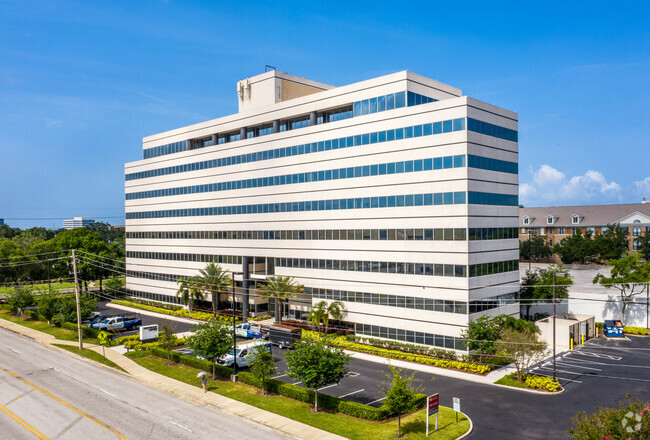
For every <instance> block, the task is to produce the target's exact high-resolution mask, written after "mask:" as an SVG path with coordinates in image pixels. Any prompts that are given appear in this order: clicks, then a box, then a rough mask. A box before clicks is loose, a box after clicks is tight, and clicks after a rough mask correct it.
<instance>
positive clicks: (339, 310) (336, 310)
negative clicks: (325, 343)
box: [322, 301, 345, 336]
mask: <svg viewBox="0 0 650 440" xmlns="http://www.w3.org/2000/svg"><path fill="white" fill-rule="evenodd" d="M322 302H325V301H322ZM344 310H345V305H344V304H343V303H342V302H341V301H333V302H331V303H329V305H328V306H327V309H326V310H325V312H326V313H325V316H323V324H325V336H327V325H328V324H329V321H330V316H331V317H332V319H335V320H336V321H340V320H341V319H342V318H343V311H344Z"/></svg>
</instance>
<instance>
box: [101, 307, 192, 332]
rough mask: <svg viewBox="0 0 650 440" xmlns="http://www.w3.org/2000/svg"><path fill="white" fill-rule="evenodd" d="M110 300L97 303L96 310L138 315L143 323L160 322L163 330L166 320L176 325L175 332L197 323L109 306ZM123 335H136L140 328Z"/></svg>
mask: <svg viewBox="0 0 650 440" xmlns="http://www.w3.org/2000/svg"><path fill="white" fill-rule="evenodd" d="M108 302H109V301H106V300H102V301H99V302H98V303H97V308H95V311H96V312H99V313H101V314H102V315H107V316H116V315H127V316H131V315H137V316H138V317H140V318H142V325H154V324H158V329H159V330H162V327H163V325H164V324H165V322H167V323H168V324H171V325H173V326H174V327H175V331H174V333H184V332H189V331H192V330H193V329H194V328H195V327H196V325H194V324H186V323H184V322H179V321H174V320H171V319H168V320H166V319H164V318H157V317H155V316H149V315H143V314H140V313H138V312H127V311H125V310H121V309H116V308H113V307H107V306H106V304H107V303H108ZM120 334H121V335H122V336H128V335H135V334H139V330H132V331H125V332H121V333H120Z"/></svg>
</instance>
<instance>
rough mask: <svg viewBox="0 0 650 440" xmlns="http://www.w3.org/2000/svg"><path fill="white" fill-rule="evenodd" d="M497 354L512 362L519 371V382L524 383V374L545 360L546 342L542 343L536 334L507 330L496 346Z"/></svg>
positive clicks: (503, 332)
mask: <svg viewBox="0 0 650 440" xmlns="http://www.w3.org/2000/svg"><path fill="white" fill-rule="evenodd" d="M496 349H497V352H499V353H503V354H505V355H506V356H507V357H508V358H510V359H511V360H512V363H513V364H514V365H515V369H516V370H517V380H519V381H523V379H524V372H525V371H526V369H528V368H530V367H532V366H533V365H535V364H536V363H538V362H540V361H541V360H542V359H544V357H545V355H546V342H544V341H540V340H539V339H538V336H537V334H535V332H533V331H531V330H528V329H525V330H515V329H511V328H505V329H503V331H502V332H501V339H500V340H499V341H498V342H497V344H496Z"/></svg>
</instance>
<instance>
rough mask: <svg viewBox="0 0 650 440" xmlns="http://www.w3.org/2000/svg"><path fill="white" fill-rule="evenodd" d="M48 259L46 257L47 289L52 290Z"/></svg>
mask: <svg viewBox="0 0 650 440" xmlns="http://www.w3.org/2000/svg"><path fill="white" fill-rule="evenodd" d="M50 261H51V260H50V259H49V258H48V259H47V291H48V292H49V291H51V290H52V280H51V278H50Z"/></svg>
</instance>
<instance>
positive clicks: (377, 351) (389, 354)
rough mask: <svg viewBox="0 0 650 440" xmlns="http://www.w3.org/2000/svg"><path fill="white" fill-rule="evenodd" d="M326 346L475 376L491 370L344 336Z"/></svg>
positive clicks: (315, 336)
mask: <svg viewBox="0 0 650 440" xmlns="http://www.w3.org/2000/svg"><path fill="white" fill-rule="evenodd" d="M302 337H303V338H304V339H309V340H318V339H319V338H320V336H319V335H318V334H317V333H315V332H310V331H306V330H303V331H302ZM325 342H326V343H327V344H330V345H336V346H339V347H341V348H344V349H347V350H353V351H358V352H361V353H369V354H374V355H377V356H382V357H385V358H389V359H400V360H403V361H409V362H417V363H420V364H424V365H431V366H434V367H440V368H449V369H452V370H459V371H467V372H470V373H475V374H487V373H489V372H490V371H491V370H492V368H493V367H492V366H490V365H481V364H474V363H469V362H462V361H454V360H450V359H436V358H432V357H429V356H425V355H419V354H409V353H404V352H402V351H399V350H389V349H385V348H378V347H373V346H370V345H365V344H359V343H356V342H351V341H348V340H347V339H346V338H345V337H344V336H337V337H334V338H332V337H328V338H327V339H326V341H325Z"/></svg>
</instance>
